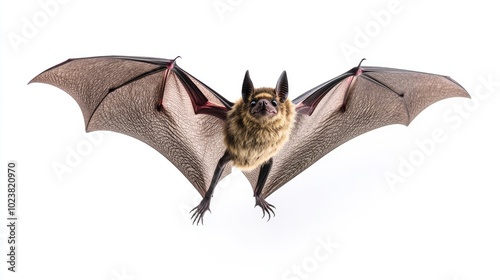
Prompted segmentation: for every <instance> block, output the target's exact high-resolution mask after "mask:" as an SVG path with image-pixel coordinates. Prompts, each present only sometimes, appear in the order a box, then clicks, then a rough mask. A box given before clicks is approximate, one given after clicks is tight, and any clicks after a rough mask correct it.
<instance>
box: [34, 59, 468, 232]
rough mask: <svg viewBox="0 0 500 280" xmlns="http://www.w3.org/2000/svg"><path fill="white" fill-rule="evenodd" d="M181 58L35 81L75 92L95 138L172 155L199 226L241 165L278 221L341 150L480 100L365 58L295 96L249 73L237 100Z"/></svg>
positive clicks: (127, 62)
mask: <svg viewBox="0 0 500 280" xmlns="http://www.w3.org/2000/svg"><path fill="white" fill-rule="evenodd" d="M177 58H178V57H177ZM177 58H176V59H162V58H149V57H129V56H101V57H88V58H77V59H69V60H67V61H65V62H63V63H60V64H58V65H56V66H54V67H52V68H49V69H48V70H46V71H44V72H42V73H41V74H39V75H38V76H36V77H35V78H33V79H32V80H31V81H30V83H33V82H37V83H46V84H50V85H53V86H56V87H58V88H60V89H62V90H63V91H65V92H67V93H69V94H70V95H71V96H72V97H73V98H74V99H75V100H76V102H77V103H78V105H79V106H80V108H81V111H82V113H83V118H84V123H85V129H86V131H87V132H91V131H96V130H108V131H114V132H118V133H123V134H125V135H128V136H131V137H134V138H137V139H139V140H141V141H143V142H145V143H146V144H148V145H150V146H151V147H153V148H154V149H156V150H157V151H158V152H160V153H161V154H162V155H163V156H165V157H166V158H167V159H168V160H169V161H170V162H171V163H172V164H173V165H174V166H175V167H177V169H178V170H179V171H180V172H181V173H182V174H183V175H184V176H185V177H186V178H187V179H188V180H189V182H190V183H191V184H192V185H193V186H194V187H195V188H196V190H197V191H198V192H199V193H200V195H201V196H202V200H201V202H200V204H199V205H198V206H196V207H195V208H193V210H191V212H192V213H193V214H192V216H191V219H192V220H193V224H195V223H196V224H197V225H198V224H199V223H200V222H201V223H202V224H203V217H204V214H205V213H206V211H207V210H208V211H210V200H211V198H212V195H213V191H214V189H215V187H216V185H217V183H218V182H219V181H220V180H221V179H222V178H224V177H225V176H227V175H228V174H229V173H230V172H231V167H232V166H235V167H237V168H239V169H241V170H242V171H243V173H244V175H245V176H246V177H247V179H248V180H249V182H250V184H251V186H252V188H253V193H254V197H255V207H256V206H259V207H260V208H261V209H262V217H263V218H264V217H266V215H267V216H268V220H269V219H270V218H271V214H272V215H273V216H274V215H275V212H274V209H275V207H274V206H273V205H272V204H270V203H268V202H267V201H266V198H267V197H269V195H271V194H272V193H273V192H275V191H276V190H278V189H279V188H280V187H281V186H283V185H284V184H286V183H287V182H288V181H289V180H291V179H292V178H294V177H295V176H297V175H298V174H300V173H301V172H302V171H304V170H305V169H307V168H308V167H309V166H310V165H312V164H313V163H315V162H316V161H317V160H319V159H320V158H322V157H323V156H324V155H326V154H327V153H329V152H330V151H332V150H333V149H335V148H336V147H338V146H339V145H341V144H343V143H345V142H347V141H349V140H350V139H353V138H354V137H356V136H359V135H361V134H363V133H365V132H368V131H371V130H373V129H376V128H379V127H382V126H386V125H389V124H403V125H409V124H410V122H411V121H412V120H413V119H414V118H415V117H416V116H417V115H418V114H419V113H420V112H421V111H422V110H423V109H425V108H426V107H428V106H430V105H431V104H433V103H435V102H437V101H439V100H442V99H445V98H450V97H467V98H470V96H469V94H468V93H467V91H466V90H465V89H464V88H463V87H462V86H461V85H460V84H458V83H457V82H455V81H454V80H453V79H451V78H450V77H447V76H442V75H436V74H429V73H423V72H415V71H409V70H401V69H394V68H385V67H372V66H361V62H363V60H361V62H360V63H359V65H358V66H357V67H354V68H352V69H350V70H349V71H347V72H345V73H343V74H341V75H339V76H338V77H335V78H333V79H331V80H328V81H326V82H324V83H322V84H320V85H318V86H316V87H314V88H312V89H311V90H309V91H307V92H305V93H303V94H302V95H299V96H298V97H296V98H295V99H293V100H292V99H290V98H288V91H289V88H288V78H287V75H286V72H285V71H283V73H282V74H281V76H280V77H279V79H278V81H277V84H276V86H275V87H274V88H270V87H260V88H254V86H253V82H252V80H251V78H250V75H249V72H248V71H247V72H246V73H245V76H244V79H243V85H242V89H241V92H242V95H241V98H239V99H238V100H237V101H236V102H235V103H233V102H230V101H228V100H227V99H225V98H224V97H223V96H222V95H220V94H218V93H217V92H216V91H214V90H213V89H211V88H210V87H209V86H207V85H205V84H204V83H203V82H201V81H200V80H198V79H197V78H195V77H194V76H193V75H191V74H189V73H188V72H186V71H185V70H183V69H182V68H180V67H179V66H178V65H177V63H176V60H177Z"/></svg>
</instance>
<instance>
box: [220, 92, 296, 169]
mask: <svg viewBox="0 0 500 280" xmlns="http://www.w3.org/2000/svg"><path fill="white" fill-rule="evenodd" d="M260 99H267V100H270V101H271V100H277V99H278V98H277V96H276V91H275V89H273V88H258V89H255V91H254V92H253V93H252V95H251V96H250V97H249V100H247V102H244V101H243V99H239V100H238V101H237V102H236V103H235V104H234V106H233V108H232V109H231V110H230V111H229V112H228V114H227V125H226V129H225V137H224V143H225V145H226V148H227V151H228V152H229V154H230V155H231V159H232V162H233V165H234V166H236V167H238V168H239V169H241V170H252V169H255V168H257V167H259V166H261V165H262V164H263V163H265V162H267V161H268V160H269V159H270V158H272V157H273V156H274V155H275V154H276V153H277V152H278V151H279V150H280V148H281V147H283V145H284V144H285V143H286V142H287V141H288V138H289V136H290V132H291V130H292V128H293V123H294V117H295V108H294V105H293V104H292V102H291V101H290V99H288V98H287V99H286V100H285V101H284V102H277V104H278V106H277V114H276V115H274V116H272V117H264V118H257V117H255V116H254V115H253V114H251V113H250V110H251V108H252V107H251V105H250V104H251V100H260Z"/></svg>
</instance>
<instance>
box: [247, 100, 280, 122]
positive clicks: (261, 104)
mask: <svg viewBox="0 0 500 280" xmlns="http://www.w3.org/2000/svg"><path fill="white" fill-rule="evenodd" d="M273 101H274V102H273ZM274 104H276V106H275V105H274ZM250 108H251V109H250V113H251V114H252V116H255V117H257V118H261V117H273V116H275V115H276V114H277V113H278V110H277V103H276V101H275V100H268V99H266V98H262V99H258V100H253V101H252V102H251V103H250Z"/></svg>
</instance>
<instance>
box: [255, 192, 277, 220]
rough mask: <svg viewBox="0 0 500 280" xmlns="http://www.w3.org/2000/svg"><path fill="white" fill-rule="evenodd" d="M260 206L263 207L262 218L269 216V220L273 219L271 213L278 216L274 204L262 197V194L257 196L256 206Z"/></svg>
mask: <svg viewBox="0 0 500 280" xmlns="http://www.w3.org/2000/svg"><path fill="white" fill-rule="evenodd" d="M257 206H259V207H260V208H261V209H262V219H263V218H264V217H266V215H267V216H268V218H267V221H268V222H269V220H271V213H272V214H273V217H276V214H275V213H274V210H273V208H274V209H276V207H274V205H272V204H270V203H268V202H267V201H266V200H265V199H263V198H261V197H260V196H256V197H255V207H257Z"/></svg>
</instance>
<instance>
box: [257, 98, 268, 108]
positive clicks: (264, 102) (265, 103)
mask: <svg viewBox="0 0 500 280" xmlns="http://www.w3.org/2000/svg"><path fill="white" fill-rule="evenodd" d="M270 104H271V103H270V102H269V100H267V99H260V100H259V101H257V106H259V107H261V108H264V107H267V106H268V105H270Z"/></svg>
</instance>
